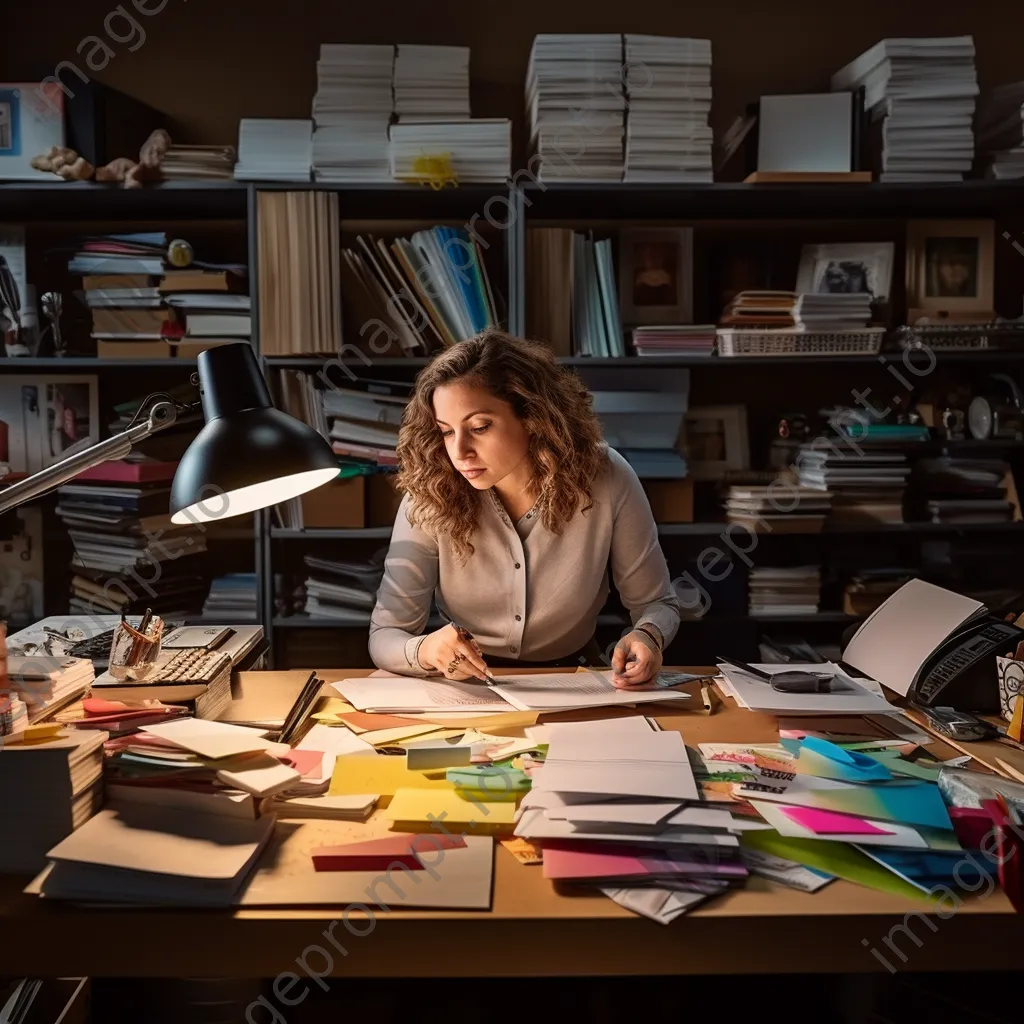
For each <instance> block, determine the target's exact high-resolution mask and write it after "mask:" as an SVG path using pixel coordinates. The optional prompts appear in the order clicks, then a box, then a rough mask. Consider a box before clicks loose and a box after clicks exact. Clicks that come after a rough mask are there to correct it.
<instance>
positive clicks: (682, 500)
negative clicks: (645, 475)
mask: <svg viewBox="0 0 1024 1024" xmlns="http://www.w3.org/2000/svg"><path fill="white" fill-rule="evenodd" d="M641 483H642V484H643V486H644V491H646V492H647V500H648V502H650V505H651V511H652V512H653V513H654V521H655V522H657V523H692V522H693V481H692V480H690V479H689V478H687V479H686V480H642V481H641Z"/></svg>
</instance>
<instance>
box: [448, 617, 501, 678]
mask: <svg viewBox="0 0 1024 1024" xmlns="http://www.w3.org/2000/svg"><path fill="white" fill-rule="evenodd" d="M452 626H454V627H455V632H456V634H458V637H459V639H460V640H461V641H462V642H463V643H465V644H474V646H475V643H474V640H473V634H472V633H470V631H469V630H468V629H466V627H465V626H460V625H459V624H458V623H457V622H453V623H452ZM484 676H485V677H486V680H487V685H488V686H496V685H497V682H498V680H497V679H495V678H494V676H493V675H492V674H491V670H490V669H489V668H487V667H486V666H485V667H484Z"/></svg>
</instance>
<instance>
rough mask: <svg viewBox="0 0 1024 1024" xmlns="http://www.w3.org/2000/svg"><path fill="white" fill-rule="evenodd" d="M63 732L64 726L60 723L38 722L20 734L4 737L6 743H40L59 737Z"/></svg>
mask: <svg viewBox="0 0 1024 1024" xmlns="http://www.w3.org/2000/svg"><path fill="white" fill-rule="evenodd" d="M63 731H64V726H63V724H62V723H61V722H40V723H39V724H38V725H28V726H26V727H25V728H24V730H22V731H21V732H17V733H15V734H14V735H13V736H8V737H6V741H7V742H8V743H42V742H44V741H45V740H52V739H54V738H55V737H57V736H60V735H61V733H62V732H63ZM0 742H2V741H0Z"/></svg>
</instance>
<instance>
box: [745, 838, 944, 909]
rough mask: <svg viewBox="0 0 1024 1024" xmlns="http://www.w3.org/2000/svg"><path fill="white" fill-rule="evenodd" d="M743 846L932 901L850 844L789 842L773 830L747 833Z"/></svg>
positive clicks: (892, 892)
mask: <svg viewBox="0 0 1024 1024" xmlns="http://www.w3.org/2000/svg"><path fill="white" fill-rule="evenodd" d="M740 844H741V845H742V846H749V847H750V848H751V849H754V850H760V851H761V852H762V853H770V854H773V855H774V856H776V857H785V858H786V859H787V860H795V861H796V862H797V863H798V864H803V865H804V866H805V867H808V868H814V869H815V870H816V871H824V872H825V874H828V875H835V876H836V877H837V878H842V879H844V880H845V881H847V882H853V883H854V884H855V885H864V886H867V888H869V889H878V890H879V891H880V892H887V893H891V894H892V895H893V896H902V897H904V898H905V899H908V900H914V901H915V902H918V903H919V902H921V901H922V900H923V901H924V902H925V903H929V902H931V900H930V898H929V897H928V896H927V894H925V893H923V892H921V890H920V889H918V888H917V886H915V885H911V884H910V883H909V882H907V881H905V880H904V879H902V878H900V877H899V875H895V874H893V872H891V871H890V870H889V869H888V868H886V867H883V866H882V865H881V864H879V863H878V862H877V861H874V860H872V859H871V858H870V857H868V856H867V855H866V854H863V853H861V852H860V850H857V849H855V848H854V847H853V846H851V845H850V844H849V843H836V842H831V841H830V840H827V839H790V838H788V837H786V836H780V835H779V833H778V832H776V831H775V830H774V829H771V830H768V829H764V830H758V831H753V832H744V833H743V834H742V835H741V836H740Z"/></svg>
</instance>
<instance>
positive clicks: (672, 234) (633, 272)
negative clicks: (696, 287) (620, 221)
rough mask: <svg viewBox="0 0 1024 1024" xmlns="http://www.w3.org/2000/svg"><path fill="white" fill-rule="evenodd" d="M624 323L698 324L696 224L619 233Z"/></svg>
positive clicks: (632, 229)
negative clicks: (695, 317)
mask: <svg viewBox="0 0 1024 1024" xmlns="http://www.w3.org/2000/svg"><path fill="white" fill-rule="evenodd" d="M619 305H620V306H621V307H622V322H623V323H624V324H626V325H628V326H633V325H637V324H689V323H693V228H635V229H634V228H626V229H625V230H623V231H620V232H619Z"/></svg>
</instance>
